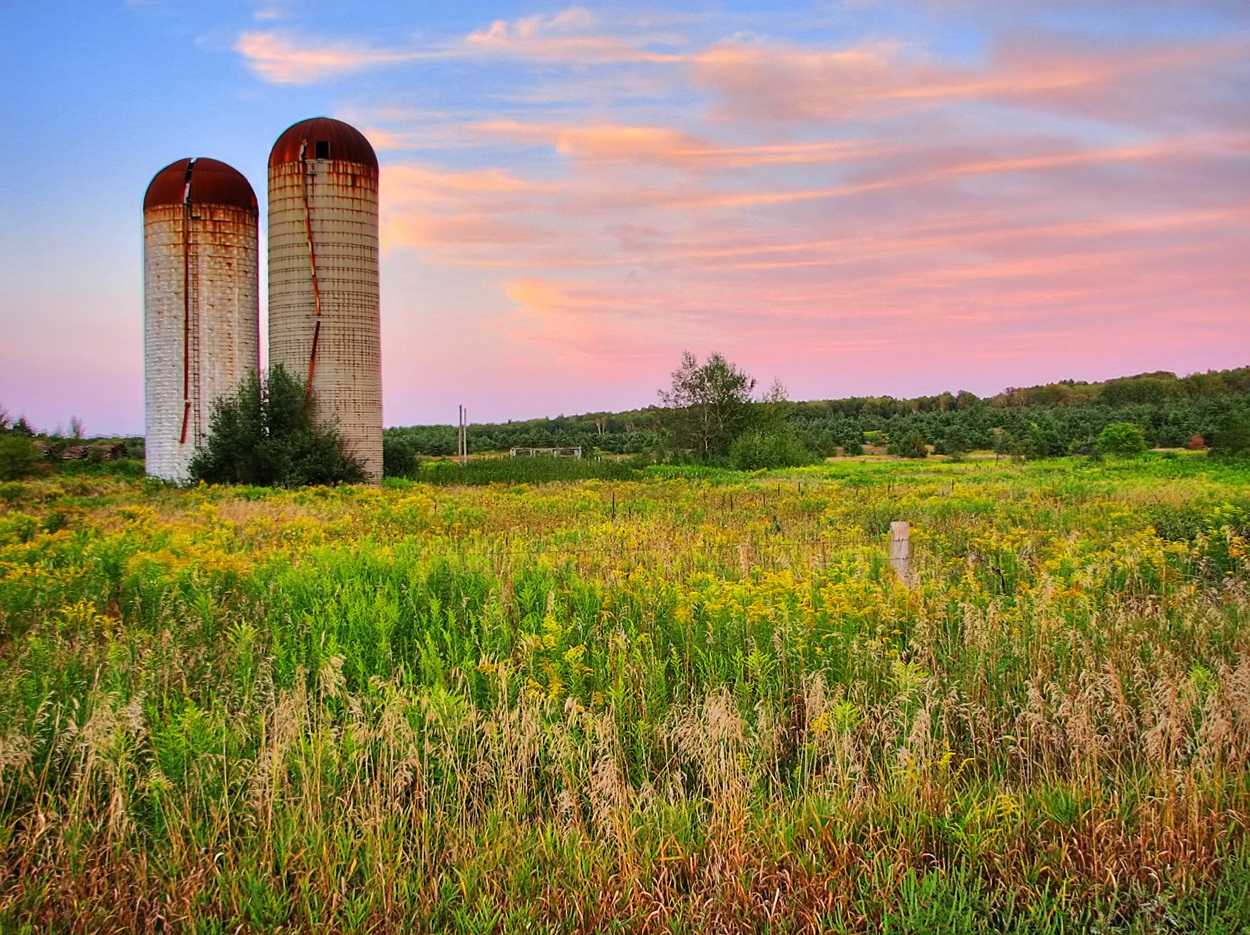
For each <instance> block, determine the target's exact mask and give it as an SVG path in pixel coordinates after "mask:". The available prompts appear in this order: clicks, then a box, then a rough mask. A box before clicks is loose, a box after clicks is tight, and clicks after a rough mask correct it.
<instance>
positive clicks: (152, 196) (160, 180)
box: [143, 159, 257, 214]
mask: <svg viewBox="0 0 1250 935" xmlns="http://www.w3.org/2000/svg"><path fill="white" fill-rule="evenodd" d="M187 182H190V183H191V203H192V204H197V205H230V206H232V207H235V208H243V209H244V210H246V211H251V212H252V213H253V214H256V213H257V210H256V193H255V192H254V191H252V186H251V185H249V184H248V181H247V179H245V178H244V177H243V173H241V172H240V171H239V170H238V169H235V168H234V167H232V166H228V165H226V164H225V163H224V162H219V161H217V160H216V159H179V160H178V161H177V162H171V163H170V164H169V165H167V166H166V167H165V168H163V169H161V171H160V172H158V173H156V176H155V177H154V178H153V179H152V182H151V184H149V185H148V190H147V192H146V194H144V196H143V210H144V211H146V210H148V208H154V207H156V206H157V205H180V204H182V203H183V201H184V200H185V199H186V192H187Z"/></svg>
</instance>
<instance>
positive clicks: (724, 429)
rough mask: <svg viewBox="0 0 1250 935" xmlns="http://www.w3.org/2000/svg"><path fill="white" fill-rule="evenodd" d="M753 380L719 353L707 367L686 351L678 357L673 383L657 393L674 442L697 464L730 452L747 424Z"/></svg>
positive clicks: (712, 355) (711, 357)
mask: <svg viewBox="0 0 1250 935" xmlns="http://www.w3.org/2000/svg"><path fill="white" fill-rule="evenodd" d="M754 389H755V378H754V377H752V376H750V375H748V374H747V373H745V372H744V371H742V370H739V369H738V368H737V367H736V366H734V365H733V364H731V363H730V362H729V361H728V360H726V359H725V358H724V356H723V355H721V354H719V353H712V354H710V355H708V358H707V361H706V362H705V363H703V364H700V363H699V359H698V358H697V357H695V355H694V354H692V353H690V351H686V352H684V353H683V354H682V358H681V366H680V367H678V368H677V369H676V370H674V371H673V382H672V385H671V386H670V387H669V388H668V389H667V390H660V400H661V401H662V402H663V403H664V405H665V406H667V407H668V408H669V409H670V410H672V413H671V417H670V420H669V421H670V427H671V432H672V435H673V442H674V444H675V445H676V447H678V448H687V449H690V450H692V451H694V453H695V454H696V455H697V456H698V457H700V458H704V459H707V458H716V457H721V456H723V455H725V454H728V452H729V448H730V446H731V445H732V444H733V442H734V439H735V438H737V437H738V435H739V433H741V432H742V431H743V429H744V428H745V427H746V425H747V423H748V416H749V407H750V405H751V392H752V391H753V390H754Z"/></svg>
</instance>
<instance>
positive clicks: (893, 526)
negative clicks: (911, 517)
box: [890, 520, 916, 588]
mask: <svg viewBox="0 0 1250 935" xmlns="http://www.w3.org/2000/svg"><path fill="white" fill-rule="evenodd" d="M890 565H891V567H892V568H893V569H894V571H895V572H897V573H898V576H899V578H900V579H901V580H902V582H903V584H905V585H907V587H909V588H911V587H915V584H916V583H915V581H914V580H913V578H912V573H911V527H910V526H908V525H907V521H906V520H898V521H896V522H893V523H890Z"/></svg>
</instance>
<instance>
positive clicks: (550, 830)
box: [0, 455, 1250, 933]
mask: <svg viewBox="0 0 1250 935" xmlns="http://www.w3.org/2000/svg"><path fill="white" fill-rule="evenodd" d="M437 481H438V483H437V484H425V483H406V482H398V483H394V484H393V485H389V484H388V486H386V487H385V488H383V489H380V490H378V489H367V488H340V489H324V488H314V489H306V490H300V491H270V490H265V489H260V488H207V487H201V488H198V489H194V488H192V489H186V490H179V489H176V488H171V487H167V486H164V485H162V484H158V483H155V482H145V481H142V480H129V479H122V478H112V477H108V476H99V477H95V476H59V477H58V476H54V477H49V478H44V479H38V480H33V481H27V482H13V483H7V484H0V930H2V931H15V932H21V931H32V932H34V931H39V932H45V931H83V932H107V931H123V930H124V931H129V930H146V931H158V930H163V931H194V932H222V933H227V932H229V933H233V932H237V931H245V932H270V931H279V930H281V931H284V932H292V931H306V932H370V931H375V932H383V931H403V930H413V931H437V932H442V931H463V932H522V931H568V932H597V931H631V932H661V931H686V932H695V931H708V932H739V931H740V932H755V931H776V932H789V931H795V932H798V931H805V932H817V931H829V930H845V931H854V932H1060V931H1064V932H1072V931H1100V932H1172V931H1204V932H1240V931H1245V930H1246V929H1247V927H1250V838H1248V837H1247V827H1248V825H1250V590H1248V588H1250V553H1248V551H1247V549H1248V548H1250V469H1248V468H1247V467H1246V466H1244V465H1243V466H1240V467H1238V466H1235V465H1230V464H1223V465H1221V464H1220V463H1219V462H1217V461H1214V460H1212V459H1208V458H1206V457H1203V456H1187V455H1181V456H1179V457H1167V456H1159V455H1152V456H1147V457H1146V458H1144V459H1140V460H1136V461H1125V462H1116V461H1108V462H1103V463H1097V464H1095V463H1090V462H1087V461H1077V460H1058V461H1048V462H1039V463H1037V464H1014V463H1011V462H1007V461H1003V462H1001V463H995V462H993V461H988V462H986V461H970V462H966V463H960V464H953V463H945V464H943V463H918V462H869V461H860V462H853V461H842V462H834V463H827V464H822V465H818V466H816V467H812V468H803V469H795V470H790V471H785V472H777V473H773V474H760V475H746V474H740V473H736V472H731V471H707V470H701V469H697V468H689V469H679V468H668V469H649V470H647V471H644V472H642V473H641V474H640V475H639V479H619V478H615V477H612V476H605V477H602V478H598V479H589V480H580V481H563V482H555V483H533V484H522V483H515V482H509V481H507V480H506V479H505V480H503V481H502V482H496V483H486V484H481V485H476V486H459V485H455V484H454V483H453V482H454V476H453V475H451V474H447V476H440V477H438V478H437ZM449 484H451V485H449ZM898 519H904V520H907V521H909V522H910V523H911V524H912V541H913V547H914V550H915V561H916V572H917V578H918V581H917V584H916V587H915V588H914V589H911V590H909V589H908V588H907V587H905V586H904V585H903V584H902V583H901V582H900V581H899V579H898V578H897V577H896V575H895V574H894V573H893V571H892V570H891V568H890V566H889V563H888V561H887V546H888V529H889V524H890V522H891V521H892V520H898Z"/></svg>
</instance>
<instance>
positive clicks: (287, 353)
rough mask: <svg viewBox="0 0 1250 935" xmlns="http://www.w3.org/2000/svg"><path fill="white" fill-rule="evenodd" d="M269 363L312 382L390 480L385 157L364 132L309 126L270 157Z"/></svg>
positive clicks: (373, 473) (366, 462)
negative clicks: (385, 388)
mask: <svg viewBox="0 0 1250 935" xmlns="http://www.w3.org/2000/svg"><path fill="white" fill-rule="evenodd" d="M269 364H270V366H271V367H272V366H274V365H276V364H282V365H283V366H284V367H285V368H286V370H287V371H288V372H289V373H291V374H293V375H295V376H299V377H300V378H303V379H306V380H307V381H308V384H309V386H310V388H311V391H312V394H313V399H314V403H315V414H316V416H317V418H318V419H319V420H320V421H322V422H326V423H330V424H333V425H334V426H335V427H336V428H337V429H338V431H339V433H340V434H341V435H342V436H343V440H344V442H345V444H346V447H347V450H348V452H349V453H350V454H353V455H355V457H357V458H358V459H359V460H360V461H361V463H362V465H363V467H364V470H365V475H366V477H367V478H368V479H369V480H371V481H374V482H376V481H378V480H380V479H381V477H382V358H381V329H380V321H379V308H378V159H377V156H376V155H374V152H373V147H372V146H370V145H369V141H368V140H367V139H365V137H364V135H363V134H361V133H360V131H359V130H357V129H355V128H354V127H351V126H348V125H347V124H345V123H343V122H342V121H339V120H332V119H330V118H329V117H315V118H312V119H310V120H303V121H301V122H299V123H297V124H295V125H294V126H292V127H290V128H289V129H288V130H287V131H286V132H284V133H283V134H282V135H281V136H280V137H278V141H277V142H276V143H275V144H274V146H273V151H272V152H271V153H270V154H269Z"/></svg>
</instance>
